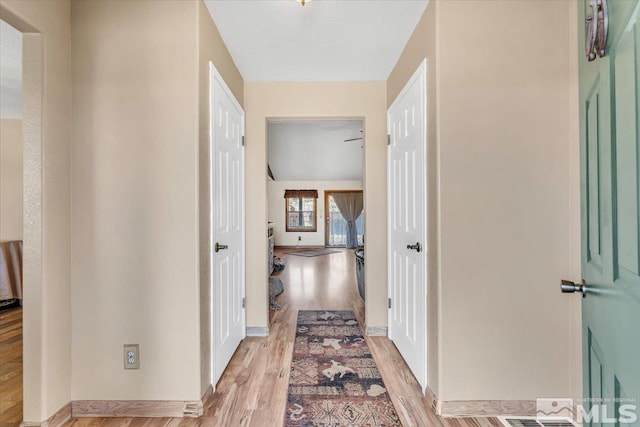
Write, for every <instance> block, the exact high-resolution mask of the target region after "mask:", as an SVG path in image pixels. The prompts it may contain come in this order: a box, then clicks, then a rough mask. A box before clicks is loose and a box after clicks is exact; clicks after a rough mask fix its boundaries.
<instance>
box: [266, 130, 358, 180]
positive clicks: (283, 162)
mask: <svg viewBox="0 0 640 427" xmlns="http://www.w3.org/2000/svg"><path fill="white" fill-rule="evenodd" d="M360 129H362V122H361V121H359V120H331V121H329V120H327V121H275V122H269V124H268V141H269V153H268V157H269V166H270V167H271V171H272V172H273V175H274V177H275V179H276V180H277V181H361V180H362V143H363V141H362V140H361V141H353V142H344V140H345V139H350V138H358V137H360V136H362V133H361V132H360Z"/></svg>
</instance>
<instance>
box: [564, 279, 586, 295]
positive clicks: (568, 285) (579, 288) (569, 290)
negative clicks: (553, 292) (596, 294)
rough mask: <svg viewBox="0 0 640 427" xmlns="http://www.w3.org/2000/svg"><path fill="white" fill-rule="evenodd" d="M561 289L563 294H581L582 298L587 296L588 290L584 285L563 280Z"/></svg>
mask: <svg viewBox="0 0 640 427" xmlns="http://www.w3.org/2000/svg"><path fill="white" fill-rule="evenodd" d="M560 289H561V290H562V293H563V294H573V293H575V292H579V293H581V294H582V298H584V297H586V296H587V293H586V289H585V286H584V282H583V283H575V282H572V281H570V280H561V281H560Z"/></svg>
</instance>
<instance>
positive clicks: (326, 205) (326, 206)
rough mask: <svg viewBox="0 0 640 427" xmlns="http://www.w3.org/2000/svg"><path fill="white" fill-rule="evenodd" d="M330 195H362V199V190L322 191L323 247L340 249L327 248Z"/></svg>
mask: <svg viewBox="0 0 640 427" xmlns="http://www.w3.org/2000/svg"><path fill="white" fill-rule="evenodd" d="M331 193H362V197H363V198H364V190H324V245H325V246H326V247H328V248H329V247H331V248H342V247H343V246H329V195H330V194H331ZM363 212H364V209H363Z"/></svg>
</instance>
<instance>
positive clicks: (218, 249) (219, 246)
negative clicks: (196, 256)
mask: <svg viewBox="0 0 640 427" xmlns="http://www.w3.org/2000/svg"><path fill="white" fill-rule="evenodd" d="M223 249H229V246H228V245H221V244H220V243H218V242H216V246H215V251H216V252H220V251H221V250H223Z"/></svg>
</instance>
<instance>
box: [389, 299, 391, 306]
mask: <svg viewBox="0 0 640 427" xmlns="http://www.w3.org/2000/svg"><path fill="white" fill-rule="evenodd" d="M389 308H391V298H389Z"/></svg>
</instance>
